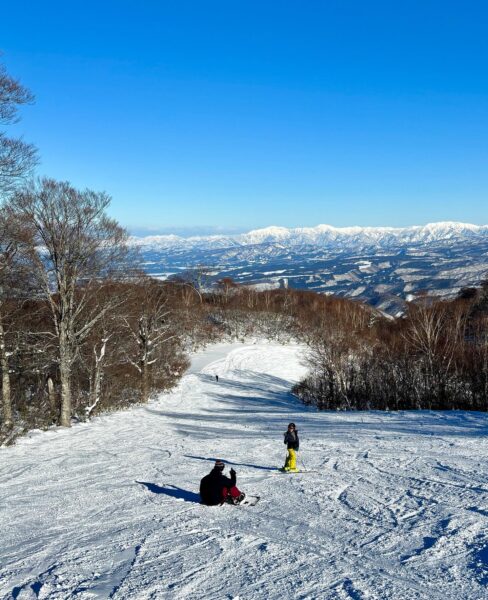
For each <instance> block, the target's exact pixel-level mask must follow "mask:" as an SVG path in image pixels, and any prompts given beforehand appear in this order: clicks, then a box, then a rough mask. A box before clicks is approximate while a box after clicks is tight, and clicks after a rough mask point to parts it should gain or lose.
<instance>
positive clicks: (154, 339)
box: [124, 276, 179, 402]
mask: <svg viewBox="0 0 488 600" xmlns="http://www.w3.org/2000/svg"><path fill="white" fill-rule="evenodd" d="M170 316H171V308H170V307H169V305H168V297H167V294H166V289H165V285H164V284H162V283H161V282H159V281H157V280H154V279H151V278H150V277H144V276H143V277H141V279H140V281H139V283H138V285H137V286H136V288H135V294H134V298H133V301H132V307H131V309H130V310H129V312H128V314H127V315H126V316H125V317H124V326H125V330H126V331H127V333H128V334H129V335H128V340H127V341H128V345H127V350H126V360H127V361H128V362H129V363H130V364H131V365H132V366H133V367H134V368H135V369H136V371H137V373H138V374H139V378H140V389H141V399H142V401H143V402H147V400H148V399H149V395H150V392H151V390H152V389H153V387H154V386H153V381H154V379H155V376H156V375H157V374H158V372H159V373H160V372H161V370H164V368H165V366H166V365H167V364H168V365H169V364H170V363H171V362H174V361H170V360H166V358H167V354H168V351H169V352H172V351H173V350H175V349H176V348H177V347H178V345H179V340H178V336H177V335H176V334H175V332H174V329H173V327H172V323H171V319H170Z"/></svg>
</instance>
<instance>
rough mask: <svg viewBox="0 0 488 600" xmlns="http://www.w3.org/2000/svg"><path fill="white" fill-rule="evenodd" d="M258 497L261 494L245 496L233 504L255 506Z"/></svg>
mask: <svg viewBox="0 0 488 600" xmlns="http://www.w3.org/2000/svg"><path fill="white" fill-rule="evenodd" d="M260 498H261V496H245V498H244V500H242V502H239V504H236V505H235V506H256V504H257V503H258V502H259V500H260Z"/></svg>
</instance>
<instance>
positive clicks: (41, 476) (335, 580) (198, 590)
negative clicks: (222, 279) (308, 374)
mask: <svg viewBox="0 0 488 600" xmlns="http://www.w3.org/2000/svg"><path fill="white" fill-rule="evenodd" d="M302 352H303V350H302V349H301V348H300V347H298V346H293V345H290V346H278V345H274V344H268V343H259V344H254V345H253V344H249V345H242V344H233V345H231V344H228V345H224V344H221V345H216V346H212V347H210V348H208V349H207V350H206V351H204V352H202V353H201V354H199V355H197V356H195V357H194V360H193V363H192V367H191V368H190V370H189V372H188V374H187V375H186V376H185V377H184V378H183V379H182V381H181V383H180V385H179V386H178V388H177V389H176V390H174V391H173V392H171V393H168V394H163V395H161V396H160V398H159V399H158V400H157V401H154V402H151V403H150V404H149V405H147V406H143V407H136V408H133V409H131V410H128V411H124V412H120V413H116V414H112V415H104V416H102V417H99V418H97V419H94V420H93V421H92V422H91V423H88V424H82V425H77V426H75V427H73V428H72V429H71V430H63V429H55V430H51V431H49V432H45V433H40V432H33V433H31V434H30V435H29V436H28V437H26V438H24V439H22V440H20V441H19V442H18V445H17V446H15V447H13V448H3V449H0V484H1V485H0V510H1V513H0V516H1V520H0V540H1V542H0V598H2V599H14V600H15V599H18V600H25V599H36V598H39V599H42V598H53V599H58V598H63V599H64V598H79V599H90V598H113V599H114V600H125V599H151V598H152V599H159V598H163V599H166V598H168V599H172V600H173V599H175V600H178V599H181V600H183V599H185V600H191V599H200V598H212V599H213V598H219V599H220V598H227V599H234V600H237V599H239V600H244V599H246V600H249V599H254V598H263V599H280V600H282V599H284V598H297V599H305V598H320V599H348V600H366V599H372V598H381V599H383V598H385V599H388V598H391V599H395V600H402V599H405V600H407V599H408V600H412V599H415V598H425V599H433V600H435V599H439V600H440V599H442V600H449V599H453V600H454V599H455V600H460V599H485V598H488V588H487V586H488V530H487V526H488V466H487V463H486V456H487V451H488V442H487V434H488V416H487V415H484V414H479V413H463V412H454V413H444V414H441V413H430V412H409V413H380V412H367V413H333V412H317V411H315V410H313V409H310V408H307V407H304V406H302V405H300V404H299V403H298V401H297V400H296V399H295V398H293V396H291V394H290V393H289V390H290V387H291V385H292V383H293V382H294V381H296V380H298V379H299V378H300V377H301V376H302V375H303V373H304V372H305V369H304V367H303V365H302V364H301V362H300V358H301V355H302ZM215 374H218V375H219V378H220V381H219V382H218V383H217V382H216V381H215ZM289 421H295V422H296V423H297V426H298V429H299V433H300V437H301V450H300V453H299V460H302V464H303V463H305V465H306V468H308V469H316V470H317V471H318V472H317V473H308V474H307V473H304V474H301V475H300V474H298V475H281V474H277V473H276V472H275V471H274V470H273V469H275V468H276V467H277V466H281V464H282V463H283V460H284V455H285V449H284V445H283V442H282V434H283V432H284V430H285V429H286V425H287V424H288V422H289ZM216 458H221V459H223V460H225V461H226V462H227V463H228V464H229V466H234V468H235V469H236V471H237V474H238V485H239V486H240V487H241V489H243V490H244V491H246V492H248V493H249V494H257V495H259V496H261V501H260V502H259V504H257V505H256V506H255V507H232V506H223V507H204V506H202V505H200V504H199V497H198V484H199V481H200V479H201V477H202V476H203V475H205V474H206V473H207V472H208V471H209V469H210V468H211V466H212V463H213V461H214V460H215V459H216Z"/></svg>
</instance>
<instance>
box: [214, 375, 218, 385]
mask: <svg viewBox="0 0 488 600" xmlns="http://www.w3.org/2000/svg"><path fill="white" fill-rule="evenodd" d="M215 381H216V382H217V383H218V381H219V376H218V375H215Z"/></svg>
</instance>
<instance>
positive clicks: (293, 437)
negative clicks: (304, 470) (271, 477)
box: [283, 423, 300, 473]
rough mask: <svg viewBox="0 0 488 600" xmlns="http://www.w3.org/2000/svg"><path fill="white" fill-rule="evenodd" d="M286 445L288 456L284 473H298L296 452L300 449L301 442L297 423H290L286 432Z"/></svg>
mask: <svg viewBox="0 0 488 600" xmlns="http://www.w3.org/2000/svg"><path fill="white" fill-rule="evenodd" d="M285 444H286V447H287V448H288V455H287V457H286V461H285V466H284V467H283V471H291V472H292V473H298V469H297V455H296V452H297V451H298V448H299V447H300V441H299V439H298V431H297V429H296V427H295V423H290V424H289V425H288V429H287V431H286V432H285Z"/></svg>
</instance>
